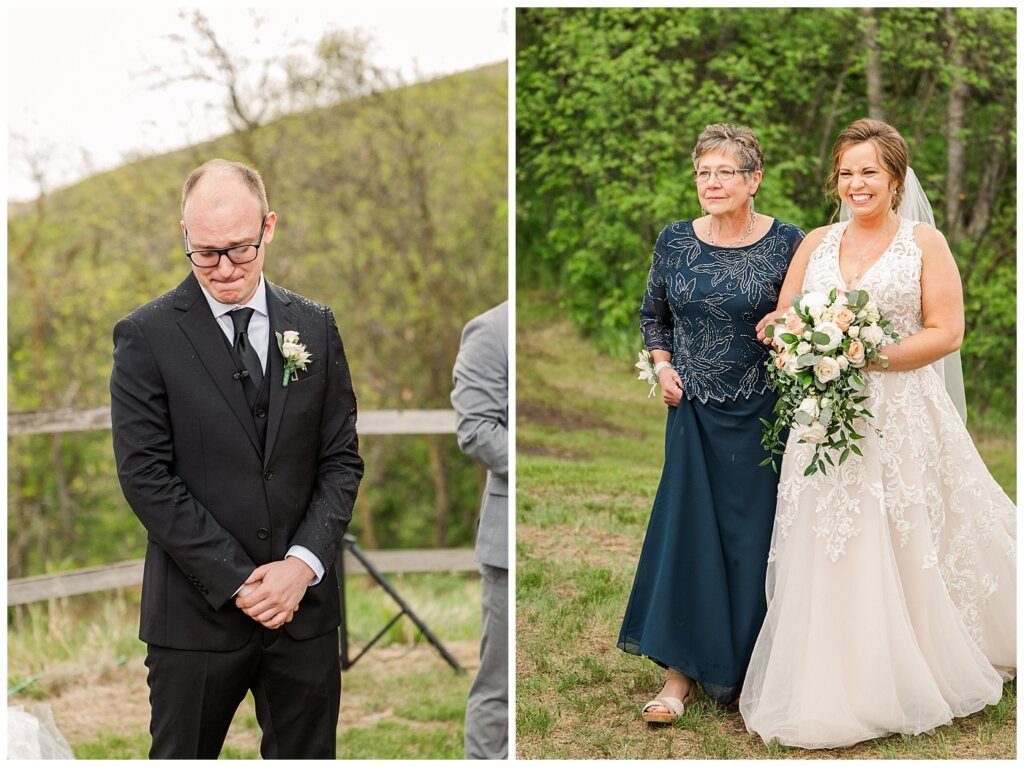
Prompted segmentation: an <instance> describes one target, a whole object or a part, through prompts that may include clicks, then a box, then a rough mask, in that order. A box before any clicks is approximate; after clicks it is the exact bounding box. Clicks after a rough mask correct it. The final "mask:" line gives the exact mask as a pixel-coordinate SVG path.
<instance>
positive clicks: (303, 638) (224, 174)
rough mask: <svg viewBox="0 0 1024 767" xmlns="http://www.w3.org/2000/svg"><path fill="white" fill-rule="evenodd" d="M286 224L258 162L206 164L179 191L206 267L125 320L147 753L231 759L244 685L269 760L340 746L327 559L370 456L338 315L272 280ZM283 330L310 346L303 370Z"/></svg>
mask: <svg viewBox="0 0 1024 767" xmlns="http://www.w3.org/2000/svg"><path fill="white" fill-rule="evenodd" d="M276 222H277V216H276V214H275V213H273V212H272V211H270V210H269V206H268V204H267V196H266V192H265V191H264V188H263V181H262V179H261V178H260V176H259V173H257V172H256V171H255V170H253V169H251V168H248V167H246V166H244V165H241V164H239V163H229V162H226V161H223V160H211V161H210V162H208V163H206V164H204V165H202V166H200V167H199V168H197V169H196V170H195V171H193V172H192V174H191V175H190V176H189V178H188V180H187V181H186V182H185V187H184V191H183V194H182V221H181V227H182V233H183V235H184V243H185V250H186V253H187V254H188V256H189V259H190V260H191V262H192V273H191V274H189V276H188V277H187V278H186V279H185V281H184V282H182V283H181V284H180V285H179V286H178V287H177V288H175V289H174V290H172V291H171V292H169V293H166V294H165V295H163V296H160V297H159V298H157V299H155V300H154V301H151V302H150V303H148V304H146V305H144V306H142V307H140V308H138V309H136V310H135V311H134V312H132V313H131V314H129V315H128V316H127V317H125V318H124V319H123V320H121V321H120V322H118V323H117V325H116V326H115V328H114V368H113V372H112V374H111V377H110V392H111V416H112V420H113V436H114V453H115V456H116V459H117V473H118V478H119V479H120V481H121V487H122V489H123V491H124V494H125V498H127V500H128V503H129V504H130V505H131V507H132V509H133V510H134V512H135V513H136V515H137V516H138V517H139V519H140V520H141V521H142V524H143V525H145V527H146V531H147V539H148V547H147V550H146V565H145V573H144V576H143V583H142V619H141V629H140V634H139V636H140V638H141V639H142V640H143V641H144V642H146V643H147V645H148V652H147V656H146V666H147V668H148V669H149V675H148V683H149V688H150V703H151V705H152V720H151V724H150V730H151V732H152V735H153V745H152V749H151V751H150V757H151V758H192V759H194V758H216V756H217V755H218V754H219V753H220V749H221V746H222V744H223V742H224V737H225V735H226V734H227V730H228V726H229V725H230V723H231V719H232V717H233V715H234V713H235V711H236V709H237V707H238V704H239V703H240V702H241V701H242V699H243V698H244V697H245V694H246V692H247V691H248V690H252V692H253V695H254V697H255V701H256V716H257V719H258V721H259V723H260V727H261V728H262V730H263V740H262V743H261V746H260V752H261V754H262V755H263V757H264V758H334V756H335V742H336V729H337V722H338V708H339V702H340V694H341V675H340V669H339V666H338V642H337V628H338V624H339V606H338V592H337V579H336V576H335V573H334V570H333V569H332V568H331V565H332V563H333V562H334V559H335V555H336V554H337V552H338V547H339V545H340V543H341V539H342V535H343V534H344V532H345V528H346V527H347V525H348V522H349V520H350V519H351V516H352V506H353V504H354V502H355V498H356V491H357V489H358V487H359V480H360V478H361V476H362V473H363V462H362V460H361V459H360V457H359V452H358V442H357V438H356V400H355V395H354V394H353V391H352V382H351V378H350V376H349V371H348V364H347V362H346V360H345V351H344V349H343V348H342V344H341V337H340V335H339V333H338V327H337V325H336V323H335V320H334V316H333V315H332V313H331V311H330V309H328V308H327V307H325V306H321V305H319V304H316V303H314V302H312V301H310V300H308V299H305V298H303V297H301V296H297V295H295V294H294V293H290V292H289V291H287V290H285V289H283V288H281V287H278V286H277V285H274V284H272V283H270V282H267V281H266V280H265V279H264V277H263V262H264V258H265V254H266V248H267V245H269V244H270V242H271V241H272V240H273V239H274V228H275V224H276ZM286 331H294V332H297V333H298V339H297V340H295V339H294V337H291V336H290V337H289V340H292V341H294V343H297V344H301V345H302V346H304V347H305V351H306V352H307V353H308V355H309V359H308V361H307V362H306V364H305V369H297V370H295V371H294V374H292V375H287V373H288V371H287V367H288V366H287V360H286V359H285V357H284V355H283V354H282V351H281V349H280V348H279V341H278V336H277V334H282V335H283V334H284V333H285V332H286ZM284 351H285V352H291V353H292V355H291V358H292V359H294V353H295V352H297V351H301V349H296V348H294V347H293V346H289V345H287V344H286V345H285V347H284ZM286 377H287V379H288V380H287V382H286V381H285V379H286Z"/></svg>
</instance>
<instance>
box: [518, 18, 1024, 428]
mask: <svg viewBox="0 0 1024 767" xmlns="http://www.w3.org/2000/svg"><path fill="white" fill-rule="evenodd" d="M1015 22H1016V19H1015V13H1014V11H1013V9H1009V8H955V9H943V8H879V9H863V8H771V9H761V8H728V9H726V8H689V7H688V8H521V9H518V11H517V14H516V29H517V42H516V44H517V65H516V153H517V156H516V173H517V184H516V189H517V200H516V239H517V242H516V264H517V280H518V284H519V286H520V287H521V288H526V289H532V288H536V287H540V288H541V289H545V290H548V291H552V292H556V293H557V294H558V295H559V296H560V301H561V302H562V304H563V305H564V307H565V308H566V309H567V310H568V312H569V313H570V315H571V316H572V317H573V319H574V320H575V321H576V322H577V323H578V324H579V325H580V326H581V327H583V328H584V329H585V330H586V331H587V332H588V333H590V334H593V335H594V336H595V337H596V338H597V339H598V340H599V341H600V342H601V344H602V345H603V346H604V347H605V348H607V349H611V350H614V351H615V352H616V353H618V354H622V355H623V357H624V358H625V356H626V355H627V354H629V349H635V348H636V345H637V343H639V341H638V335H637V330H636V322H637V317H636V309H637V307H638V306H639V301H640V296H641V295H642V292H643V289H644V283H645V279H646V274H647V268H648V266H649V264H650V251H651V246H652V243H653V242H654V240H655V238H656V236H657V233H658V232H659V231H660V230H661V228H662V227H663V226H664V225H665V224H667V223H669V222H671V221H674V220H677V219H683V218H694V217H696V216H698V215H699V214H700V209H699V205H698V202H697V195H696V190H695V189H694V186H693V183H692V181H691V180H690V175H689V174H690V171H691V170H692V164H691V158H690V153H691V149H692V147H693V144H694V142H695V141H696V138H697V136H698V135H699V134H700V132H701V131H702V130H703V129H704V127H705V126H706V125H707V124H709V123H714V122H732V123H738V124H742V125H748V126H750V127H752V128H754V130H755V131H756V132H757V134H758V137H759V139H760V141H761V144H762V146H763V147H764V150H765V156H766V160H767V168H766V171H765V180H764V182H763V183H762V185H761V189H760V191H759V193H758V197H757V207H758V209H759V210H761V211H763V212H767V213H770V214H771V215H774V216H776V217H777V218H780V219H783V220H788V221H792V222H794V223H796V224H798V225H799V226H801V227H802V228H804V229H810V228H813V227H815V226H820V225H822V224H824V223H827V222H828V221H829V220H830V218H831V217H832V216H833V214H834V212H835V211H834V206H833V205H832V204H831V203H829V202H828V201H826V199H825V196H824V195H823V192H822V187H823V184H824V182H825V178H826V176H827V174H828V171H829V167H828V166H829V163H830V159H831V158H830V153H831V146H832V143H833V141H834V140H835V137H836V135H837V134H838V133H839V131H840V130H842V128H843V127H845V126H846V125H847V124H849V123H850V122H852V121H853V120H855V119H858V118H860V117H864V116H867V115H868V114H869V113H871V112H874V113H875V114H884V115H885V116H886V118H887V120H888V121H889V122H891V123H892V124H893V125H895V126H896V127H897V128H898V129H899V130H900V131H901V132H902V133H903V135H904V136H905V137H906V138H907V141H908V143H909V144H910V148H911V159H912V164H913V165H914V168H915V170H916V172H917V174H918V176H919V177H920V178H921V180H922V184H923V185H924V187H925V190H926V192H927V193H928V195H929V199H930V200H931V202H932V205H933V207H934V210H935V211H936V218H937V223H938V225H939V227H940V229H943V230H944V231H945V232H946V234H947V237H948V238H949V241H950V243H951V245H952V248H953V252H954V255H955V257H956V258H957V262H958V264H959V266H960V270H961V274H962V277H963V282H964V292H965V305H966V319H967V332H966V338H965V343H964V348H963V360H964V366H965V369H966V370H968V371H970V375H968V376H967V377H966V378H967V385H968V402H969V403H970V405H971V409H972V411H973V413H974V414H975V416H977V415H984V414H986V413H988V412H989V411H991V417H992V418H993V420H997V419H999V418H1005V417H1007V416H1010V417H1012V416H1013V413H1014V407H1013V389H1014V380H1015V368H1014V366H1013V364H1012V362H1010V361H1012V360H1013V359H1014V358H1015V349H1016V347H1015V335H1016V334H1015V299H1014V294H1015V272H1014V262H1015V240H1016V228H1015V215H1014V210H1015V200H1016V180H1015V178H1014V175H1013V173H1012V168H1014V167H1015V164H1016V153H1015V146H1016V141H1015V116H1016V109H1015V103H1016V80H1015V69H1014V66H1015V62H1016V55H1015V54H1016V48H1015V44H1016V36H1015ZM866 41H868V42H870V43H871V44H870V45H866V44H865V43H866ZM957 115H962V116H961V117H959V118H958V117H957Z"/></svg>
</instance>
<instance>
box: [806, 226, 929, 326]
mask: <svg viewBox="0 0 1024 767" xmlns="http://www.w3.org/2000/svg"><path fill="white" fill-rule="evenodd" d="M849 223H850V222H849V221H843V222H841V223H838V224H835V225H834V226H832V228H831V229H829V230H828V233H827V234H826V235H825V238H824V239H823V240H822V241H821V244H820V245H818V247H817V248H815V250H814V253H812V254H811V258H810V261H809V262H808V263H807V272H806V274H805V275H804V287H803V289H804V291H808V290H821V291H825V292H827V291H829V290H831V289H832V288H839V289H841V290H845V289H846V283H845V281H844V280H843V275H842V273H841V272H840V271H839V241H840V240H841V239H842V237H843V232H845V231H846V227H847V225H848V224H849ZM914 226H915V222H913V221H910V220H908V219H900V225H899V228H898V229H897V230H896V235H895V236H894V237H893V239H892V243H891V244H890V245H889V247H888V248H887V249H886V251H885V252H884V253H883V254H882V255H881V256H880V257H879V259H878V260H877V261H875V263H873V264H872V265H871V266H870V267H868V270H867V272H865V273H864V276H863V277H862V278H861V280H860V282H859V283H858V284H857V285H856V286H855V288H856V289H857V290H866V291H867V292H868V295H869V296H870V297H871V300H872V301H873V302H874V303H875V306H877V307H878V311H880V312H881V313H882V316H883V317H886V318H888V319H889V320H891V321H892V323H893V325H895V327H896V330H897V332H898V333H899V334H900V337H901V338H906V337H908V336H911V335H913V334H914V333H919V332H920V331H921V330H923V329H924V318H923V316H922V314H921V249H920V248H919V247H918V246H917V242H916V241H915V240H914Z"/></svg>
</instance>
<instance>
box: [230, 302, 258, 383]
mask: <svg viewBox="0 0 1024 767" xmlns="http://www.w3.org/2000/svg"><path fill="white" fill-rule="evenodd" d="M255 311H256V310H255V309H235V310H234V311H232V312H229V313H230V314H231V321H232V322H233V323H234V324H235V351H236V352H238V356H239V357H241V358H242V364H244V365H245V369H246V370H247V371H248V373H249V380H250V381H252V382H253V385H254V386H255V387H256V388H257V389H259V388H260V384H261V383H263V365H262V364H260V355H258V354H257V353H256V350H255V349H253V348H252V344H250V343H249V320H251V319H252V315H253V312H255Z"/></svg>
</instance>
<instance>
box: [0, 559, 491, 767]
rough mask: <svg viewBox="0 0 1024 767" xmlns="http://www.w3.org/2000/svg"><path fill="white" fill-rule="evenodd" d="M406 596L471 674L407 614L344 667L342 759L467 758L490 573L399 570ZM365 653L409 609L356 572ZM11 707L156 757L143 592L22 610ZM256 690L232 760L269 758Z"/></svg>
mask: <svg viewBox="0 0 1024 767" xmlns="http://www.w3.org/2000/svg"><path fill="white" fill-rule="evenodd" d="M389 580H390V581H391V583H392V585H393V586H394V587H395V588H396V590H397V591H398V593H399V594H400V595H401V596H402V597H403V598H404V599H405V600H406V601H407V602H408V603H409V605H410V607H411V608H412V609H413V610H414V611H415V612H416V614H417V615H418V616H419V617H420V618H422V619H423V621H424V622H425V623H426V625H427V626H428V627H429V628H430V629H431V630H432V631H433V632H434V633H435V634H436V635H438V637H439V638H440V639H441V641H442V643H444V645H445V647H446V648H447V649H448V650H449V651H450V652H451V653H452V654H453V655H454V656H455V657H456V659H457V660H458V661H459V663H460V665H462V666H463V667H464V668H466V669H467V670H468V673H465V674H456V673H455V672H454V671H453V670H452V669H451V667H450V666H448V664H447V663H445V662H444V660H442V659H441V657H440V656H439V655H438V654H437V652H436V651H435V650H434V649H433V648H432V647H430V645H429V644H428V643H427V642H426V641H425V640H423V639H422V638H421V637H420V636H419V632H418V631H417V630H416V628H415V627H414V626H413V625H412V623H411V622H410V621H409V620H408V619H407V618H403V619H402V620H400V621H399V622H398V623H397V624H396V625H395V626H393V627H392V628H391V629H390V630H389V631H388V633H387V634H386V635H385V636H384V637H383V638H382V639H381V640H380V641H379V643H378V644H377V645H375V646H374V647H373V648H372V649H371V650H370V651H369V652H368V653H367V654H366V655H365V656H364V657H362V658H360V659H359V661H358V662H357V663H356V664H355V665H354V666H353V667H352V668H351V669H350V670H349V671H346V672H344V673H343V674H342V693H341V715H340V721H339V723H338V756H339V758H343V759H409V758H421V759H461V758H462V755H463V745H462V733H463V718H464V715H465V710H466V695H467V694H468V692H469V685H470V683H471V681H472V677H473V674H474V673H475V671H476V668H477V666H478V651H479V639H480V581H479V578H478V577H477V576H476V575H474V574H434V573H431V574H417V575H404V576H398V575H396V576H389ZM347 594H348V600H349V604H348V610H349V621H350V637H351V642H352V644H353V649H352V654H353V655H354V654H355V653H356V652H357V651H358V650H359V648H361V647H362V645H363V644H364V642H365V641H367V640H368V639H370V638H371V637H373V636H374V635H375V634H376V633H377V631H379V630H380V629H381V628H383V626H384V625H385V624H386V623H387V622H388V620H390V618H391V616H393V615H395V614H396V613H397V612H398V608H397V607H395V606H394V603H393V602H391V601H390V599H389V598H388V597H387V596H386V595H385V594H384V593H383V592H382V591H381V590H380V589H379V588H377V587H376V586H374V585H372V584H371V582H370V581H369V579H368V578H367V577H366V576H349V588H348V592H347ZM8 612H9V622H8V684H9V688H10V689H11V690H15V689H18V688H19V687H21V688H22V689H21V690H20V691H19V692H16V693H15V694H13V695H11V694H9V695H8V705H17V704H22V705H24V706H25V707H26V709H29V710H31V707H32V706H33V705H36V704H39V703H43V704H46V705H48V706H49V707H50V708H51V710H52V711H53V716H54V719H55V721H56V723H57V726H58V729H60V731H61V732H62V734H63V735H64V736H65V738H67V740H68V742H69V744H70V745H71V747H72V749H73V750H74V753H75V756H76V757H77V758H79V759H145V758H146V755H147V753H148V750H149V745H150V738H149V699H148V695H149V691H148V688H147V686H146V669H145V667H144V666H143V659H144V657H145V645H143V644H142V643H141V642H140V641H139V640H138V639H137V634H138V589H131V590H128V591H126V592H109V593H106V594H103V595H97V596H83V597H75V598H73V599H69V600H58V601H54V602H50V603H40V604H36V605H32V606H31V607H30V608H29V609H24V608H12V609H10V610H9V611H8ZM259 737H260V731H259V726H258V724H257V722H256V715H255V709H254V706H253V701H252V695H251V694H250V695H249V696H248V697H247V698H246V700H245V701H244V702H243V703H242V705H241V707H240V708H239V710H238V712H237V714H236V715H235V718H234V720H233V722H232V724H231V729H230V731H229V732H228V737H227V741H226V743H225V747H224V750H223V751H222V753H221V758H222V759H254V758H258V757H259Z"/></svg>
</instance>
